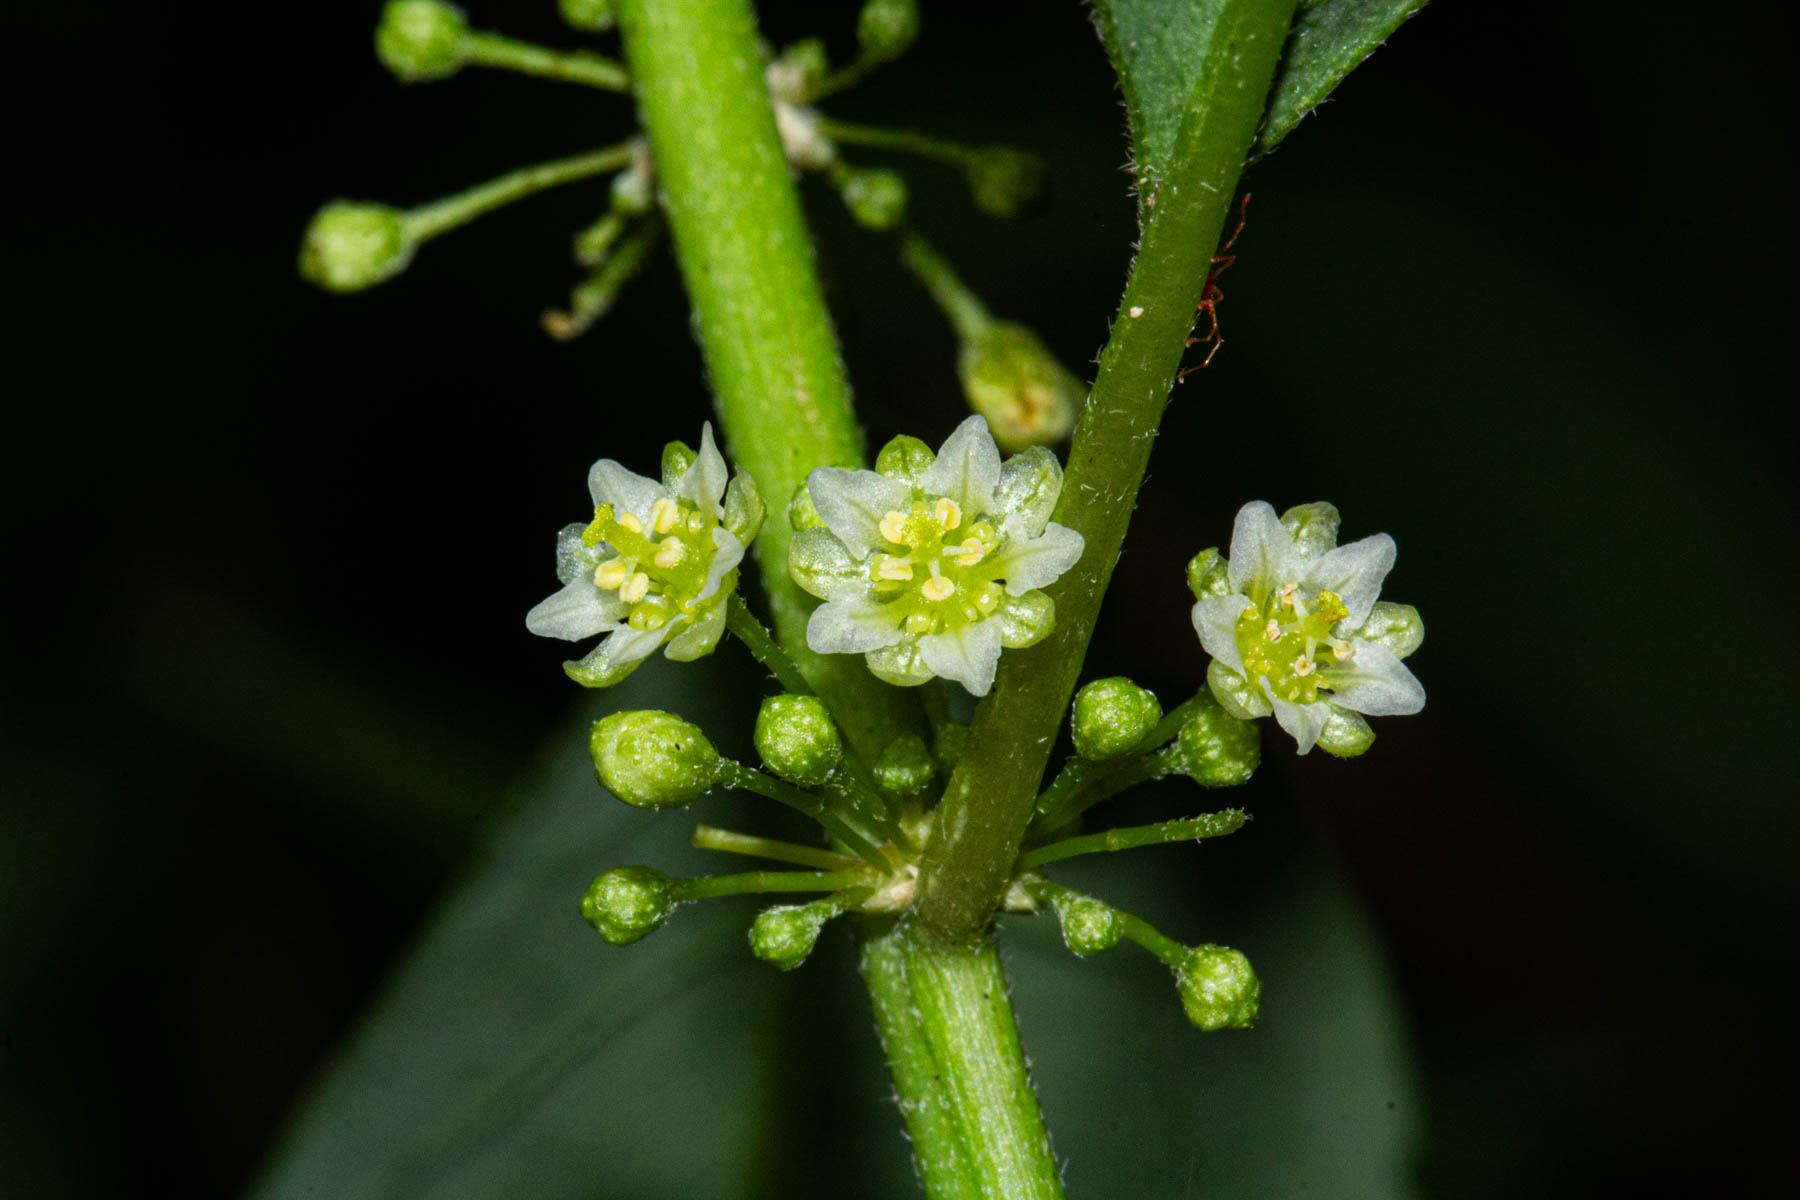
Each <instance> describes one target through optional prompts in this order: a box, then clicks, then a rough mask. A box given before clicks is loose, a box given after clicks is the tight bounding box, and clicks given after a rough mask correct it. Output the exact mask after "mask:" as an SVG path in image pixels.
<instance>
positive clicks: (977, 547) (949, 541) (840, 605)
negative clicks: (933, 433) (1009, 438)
mask: <svg viewBox="0 0 1800 1200" xmlns="http://www.w3.org/2000/svg"><path fill="white" fill-rule="evenodd" d="M875 465H876V469H875V470H873V471H845V470H840V469H838V468H836V467H820V468H818V469H817V470H815V471H814V472H813V473H812V474H811V476H809V477H808V479H807V491H808V493H809V494H810V495H811V498H812V503H813V507H814V508H816V509H817V511H818V518H819V524H818V525H816V526H814V527H812V528H803V529H801V530H800V531H799V532H798V533H796V534H795V536H794V540H793V543H792V545H791V546H790V548H789V550H788V569H789V571H790V573H791V574H792V575H793V577H794V579H795V581H796V582H797V583H799V584H800V586H801V587H803V588H805V589H806V590H807V591H809V592H811V593H812V594H813V595H815V596H818V597H820V598H821V599H823V600H824V601H825V603H824V604H822V605H820V606H819V607H818V608H817V609H815V610H814V611H813V615H812V619H811V620H810V621H809V622H808V623H807V627H806V644H807V645H808V646H810V647H812V649H814V650H815V651H818V652H819V653H821V654H862V655H864V656H865V658H866V660H867V662H868V664H869V669H870V670H871V671H873V672H874V673H875V674H876V675H877V676H879V677H880V678H882V679H885V680H886V681H888V682H889V683H893V684H898V685H900V686H902V687H909V686H912V685H915V684H921V683H924V682H925V681H927V680H929V679H931V678H933V677H936V676H942V677H943V678H945V679H954V680H956V681H957V682H958V683H960V684H962V685H963V686H964V687H965V688H967V689H969V691H970V692H971V693H973V694H974V695H977V696H984V695H986V694H987V691H988V688H989V687H990V686H992V684H993V682H994V669H995V667H996V665H997V664H998V663H999V661H1000V651H1001V649H1002V648H1003V647H1004V648H1010V649H1019V648H1022V647H1025V646H1031V645H1035V644H1036V643H1038V642H1039V641H1042V640H1043V639H1044V638H1045V637H1046V636H1048V635H1049V633H1050V630H1051V628H1052V627H1053V626H1054V624H1055V620H1056V605H1055V603H1054V602H1053V601H1052V600H1051V599H1050V597H1048V596H1046V595H1045V594H1044V593H1043V592H1042V591H1041V590H1039V589H1041V588H1043V587H1045V586H1046V585H1048V584H1050V583H1051V582H1053V581H1054V580H1055V579H1056V578H1057V577H1058V576H1060V575H1062V573H1063V572H1065V571H1067V570H1068V569H1069V568H1070V567H1072V566H1074V565H1075V562H1076V560H1077V559H1079V558H1080V557H1081V550H1082V539H1081V535H1080V534H1078V533H1076V532H1075V531H1074V530H1073V529H1070V528H1068V527H1067V526H1063V525H1058V524H1056V523H1055V522H1053V521H1051V520H1050V513H1051V510H1053V509H1054V508H1055V507H1056V498H1057V496H1058V495H1059V494H1060V493H1061V492H1062V467H1061V466H1060V465H1059V464H1058V463H1057V461H1056V456H1055V455H1054V454H1051V453H1050V452H1049V451H1048V450H1046V449H1044V448H1043V447H1041V446H1038V447H1033V448H1032V449H1030V450H1027V451H1026V452H1025V453H1023V454H1019V455H1015V456H1014V457H1012V458H1010V459H1008V460H1007V461H1006V462H1005V464H1004V465H1003V464H1002V463H1001V461H1000V451H999V449H998V448H997V447H996V446H995V445H994V439H993V436H992V435H991V434H990V433H989V432H988V427H987V422H986V421H985V420H984V419H983V418H981V417H979V416H975V417H970V418H969V419H968V420H966V421H964V422H963V423H962V424H961V425H959V426H957V427H956V430H955V432H953V433H952V434H951V435H950V436H949V438H948V439H946V440H945V442H944V444H943V447H942V448H941V449H940V450H939V451H938V453H937V454H936V455H935V456H934V455H933V454H932V453H931V451H930V449H929V448H927V447H926V446H925V445H924V443H922V442H919V441H918V440H917V439H915V438H895V439H894V441H892V442H890V443H889V444H888V446H887V448H885V449H884V450H883V451H882V452H881V454H880V456H879V457H878V458H877V459H876V464H875Z"/></svg>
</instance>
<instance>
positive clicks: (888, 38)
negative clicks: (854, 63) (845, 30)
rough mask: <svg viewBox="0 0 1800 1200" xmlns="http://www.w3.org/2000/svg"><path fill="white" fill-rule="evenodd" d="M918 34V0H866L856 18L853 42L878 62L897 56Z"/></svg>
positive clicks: (903, 51) (902, 52) (904, 51)
mask: <svg viewBox="0 0 1800 1200" xmlns="http://www.w3.org/2000/svg"><path fill="white" fill-rule="evenodd" d="M918 37H919V5H918V0H868V3H866V4H864V5H863V7H862V13H861V14H860V15H859V16H858V17H857V18H856V40H857V43H858V44H859V45H861V46H862V52H863V53H864V54H865V55H867V56H868V57H869V58H872V59H875V60H876V61H878V62H887V61H889V60H890V59H895V58H899V57H900V56H901V55H902V54H905V53H906V49H907V47H908V46H911V45H912V44H913V42H915V41H917V40H918Z"/></svg>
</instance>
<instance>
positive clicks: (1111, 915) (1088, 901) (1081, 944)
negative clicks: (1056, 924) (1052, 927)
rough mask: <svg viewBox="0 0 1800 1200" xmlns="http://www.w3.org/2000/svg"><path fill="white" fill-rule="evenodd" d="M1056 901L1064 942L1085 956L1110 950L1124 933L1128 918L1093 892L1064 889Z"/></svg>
mask: <svg viewBox="0 0 1800 1200" xmlns="http://www.w3.org/2000/svg"><path fill="white" fill-rule="evenodd" d="M1054 903H1055V905H1056V919H1057V920H1058V921H1060V922H1061V923H1062V935H1063V942H1064V944H1066V945H1067V946H1068V947H1069V949H1070V950H1072V951H1074V952H1075V953H1076V954H1079V955H1081V957H1083V958H1086V957H1088V956H1089V955H1090V954H1098V953H1100V952H1101V951H1102V950H1111V949H1112V948H1113V947H1114V946H1116V945H1118V944H1119V939H1120V938H1121V937H1123V936H1124V934H1125V918H1124V917H1123V916H1121V915H1120V914H1119V910H1118V909H1116V908H1114V907H1113V906H1112V905H1110V904H1106V903H1103V902H1101V901H1099V900H1096V899H1094V898H1093V897H1092V896H1081V895H1076V894H1073V893H1064V894H1062V895H1060V896H1058V897H1057V899H1056V900H1055V902H1054Z"/></svg>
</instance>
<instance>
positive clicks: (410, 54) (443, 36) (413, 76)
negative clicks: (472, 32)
mask: <svg viewBox="0 0 1800 1200" xmlns="http://www.w3.org/2000/svg"><path fill="white" fill-rule="evenodd" d="M468 32H469V21H468V18H467V17H464V16H463V12H462V9H460V8H457V7H456V6H455V5H454V4H445V3H443V2H442V0H388V4H387V7H386V8H384V9H382V10H381V24H380V25H378V26H376V27H375V54H376V56H377V57H378V58H380V59H381V65H382V66H384V67H386V68H387V69H388V70H389V71H392V72H393V73H394V77H395V78H396V79H399V80H400V81H401V82H403V83H420V82H423V81H424V80H427V79H442V78H444V76H446V75H454V74H456V72H457V71H458V70H459V69H460V68H461V67H462V65H463V38H464V37H465V36H466V35H467V34H468Z"/></svg>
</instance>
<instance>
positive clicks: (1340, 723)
mask: <svg viewBox="0 0 1800 1200" xmlns="http://www.w3.org/2000/svg"><path fill="white" fill-rule="evenodd" d="M1374 744H1375V731H1374V730H1373V729H1370V728H1369V723H1368V721H1366V720H1364V719H1363V715H1362V714H1361V713H1359V712H1351V711H1350V710H1349V709H1347V708H1339V707H1338V706H1337V705H1335V704H1333V705H1332V706H1331V715H1330V716H1328V717H1326V718H1325V728H1323V729H1321V730H1320V731H1319V742H1318V746H1319V749H1321V750H1323V751H1324V752H1325V753H1327V754H1332V755H1336V756H1337V757H1338V758H1355V757H1356V756H1357V755H1359V754H1365V753H1367V752H1368V749H1369V747H1370V746H1373V745H1374Z"/></svg>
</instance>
